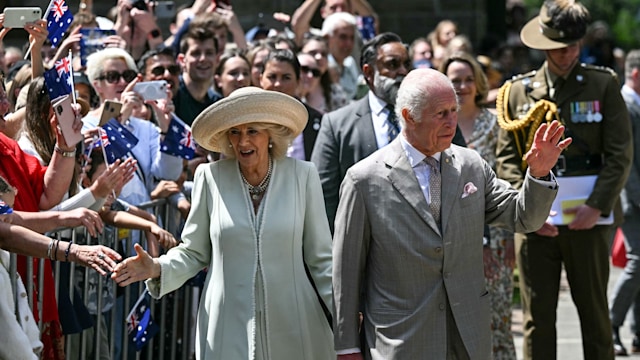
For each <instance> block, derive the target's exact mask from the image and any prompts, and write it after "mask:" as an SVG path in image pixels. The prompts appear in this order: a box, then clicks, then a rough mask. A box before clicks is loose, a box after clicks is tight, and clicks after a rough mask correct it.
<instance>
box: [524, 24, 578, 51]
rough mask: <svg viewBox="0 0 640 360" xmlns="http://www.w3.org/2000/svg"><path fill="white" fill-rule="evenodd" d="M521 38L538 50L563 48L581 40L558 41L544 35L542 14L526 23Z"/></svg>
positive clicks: (527, 44)
mask: <svg viewBox="0 0 640 360" xmlns="http://www.w3.org/2000/svg"><path fill="white" fill-rule="evenodd" d="M520 40H522V43H523V44H525V45H526V46H528V47H530V48H531V49H536V50H555V49H562V48H565V47H567V46H569V45H571V44H575V43H576V42H578V41H580V39H577V40H575V39H574V40H567V41H556V40H551V39H549V38H548V37H546V36H544V34H542V31H541V30H540V16H536V17H534V18H533V19H531V20H529V22H528V23H526V24H525V25H524V27H523V28H522V30H521V31H520Z"/></svg>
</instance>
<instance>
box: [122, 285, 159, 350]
mask: <svg viewBox="0 0 640 360" xmlns="http://www.w3.org/2000/svg"><path fill="white" fill-rule="evenodd" d="M146 296H147V293H146V291H145V292H144V293H142V296H141V297H140V299H138V302H137V303H136V305H135V306H134V307H133V309H132V310H131V312H130V313H129V316H128V317H127V329H128V332H129V339H130V340H131V342H133V345H134V346H135V348H136V351H140V350H142V347H143V346H145V345H146V344H147V342H149V340H150V339H151V338H152V337H153V336H154V335H155V334H156V333H158V331H159V330H160V327H159V326H158V325H157V324H156V323H155V322H154V321H153V318H152V317H151V309H150V308H149V302H148V301H147V297H146Z"/></svg>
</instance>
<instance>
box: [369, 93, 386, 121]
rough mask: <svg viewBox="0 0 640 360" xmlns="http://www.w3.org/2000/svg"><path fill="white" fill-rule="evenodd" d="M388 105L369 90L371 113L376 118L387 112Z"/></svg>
mask: <svg viewBox="0 0 640 360" xmlns="http://www.w3.org/2000/svg"><path fill="white" fill-rule="evenodd" d="M386 106H387V103H386V102H385V101H384V100H382V99H380V98H379V97H377V96H376V94H374V93H373V91H371V90H369V107H370V108H371V112H372V113H373V114H375V115H376V116H378V115H380V113H381V112H382V111H384V110H385V107H386Z"/></svg>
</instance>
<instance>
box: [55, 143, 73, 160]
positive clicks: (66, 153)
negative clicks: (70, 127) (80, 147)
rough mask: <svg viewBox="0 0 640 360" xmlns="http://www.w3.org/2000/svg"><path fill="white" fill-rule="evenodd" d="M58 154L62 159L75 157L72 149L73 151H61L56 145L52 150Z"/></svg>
mask: <svg viewBox="0 0 640 360" xmlns="http://www.w3.org/2000/svg"><path fill="white" fill-rule="evenodd" d="M53 149H54V150H55V151H56V152H57V153H58V154H60V155H62V157H67V158H73V157H76V149H75V148H74V149H73V151H64V150H62V149H61V148H60V147H58V145H56V146H55V147H54V148H53Z"/></svg>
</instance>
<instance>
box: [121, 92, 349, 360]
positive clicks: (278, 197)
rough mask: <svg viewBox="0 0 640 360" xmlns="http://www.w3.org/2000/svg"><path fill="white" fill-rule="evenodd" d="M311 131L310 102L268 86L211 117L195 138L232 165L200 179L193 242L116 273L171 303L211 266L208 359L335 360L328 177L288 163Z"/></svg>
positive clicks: (203, 323) (234, 98)
mask: <svg viewBox="0 0 640 360" xmlns="http://www.w3.org/2000/svg"><path fill="white" fill-rule="evenodd" d="M306 122H307V111H306V109H305V107H304V106H303V105H302V104H301V103H300V102H299V101H298V100H296V99H295V98H293V97H290V96H288V95H285V94H283V93H279V92H274V91H267V90H262V89H259V88H256V87H245V88H241V89H238V90H236V91H234V92H233V93H231V95H230V96H229V97H227V98H224V99H223V100H220V101H218V102H216V103H215V104H213V105H211V106H210V107H209V108H207V109H206V110H205V111H203V112H202V113H201V114H200V115H199V116H198V117H197V118H196V120H195V121H194V123H193V127H192V130H193V136H194V138H195V140H196V142H198V144H200V145H201V146H203V147H204V148H206V149H208V150H210V151H215V152H221V153H223V154H225V155H226V157H227V159H225V160H220V161H217V162H215V163H211V164H206V165H202V166H200V167H199V168H198V170H197V171H196V174H195V179H194V189H193V196H192V199H193V204H192V208H191V212H190V215H189V217H188V219H187V222H186V225H185V228H184V232H183V233H182V240H183V242H182V244H180V245H179V246H178V247H175V248H173V249H171V250H170V251H169V252H168V253H167V254H166V255H163V256H161V257H160V258H157V259H152V258H151V257H149V255H148V254H147V253H146V252H144V250H142V249H141V248H140V247H139V246H136V251H137V252H138V255H137V256H136V257H132V258H129V259H127V260H125V261H123V262H122V263H121V264H119V265H118V267H117V269H116V270H115V271H114V274H113V275H112V277H113V278H114V279H115V280H116V281H117V282H118V283H119V284H120V285H121V286H126V285H128V284H131V283H133V282H136V281H140V280H144V279H148V280H147V282H146V284H147V288H148V289H149V292H150V293H151V295H152V296H154V297H156V298H159V297H161V296H163V295H164V294H167V293H169V292H171V291H173V290H175V289H177V288H179V287H180V286H181V285H182V284H183V283H184V282H185V281H187V280H188V279H189V278H191V277H192V276H193V275H195V274H196V273H197V272H198V271H199V270H201V269H203V268H205V267H208V275H207V279H206V282H205V288H204V291H203V295H202V297H201V303H200V308H199V311H198V332H197V338H196V341H197V346H196V358H198V359H278V360H281V359H285V360H286V359H301V358H304V359H335V356H336V355H335V352H334V350H333V335H332V332H331V328H330V324H329V319H328V318H327V316H325V312H323V308H324V309H325V310H326V309H332V307H333V305H332V298H331V296H332V295H331V235H330V232H329V224H328V221H327V218H326V215H325V212H324V201H323V198H322V188H321V186H320V179H319V177H318V174H317V172H316V170H315V168H314V167H313V165H312V164H311V163H308V162H303V161H298V160H295V159H291V158H287V157H285V153H286V151H287V146H288V145H289V143H290V141H291V140H292V139H294V138H295V137H296V136H297V135H298V134H300V132H301V131H302V130H303V129H304V127H305V125H306ZM305 267H306V268H307V269H308V274H309V275H307V273H306V271H305Z"/></svg>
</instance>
